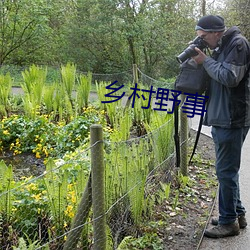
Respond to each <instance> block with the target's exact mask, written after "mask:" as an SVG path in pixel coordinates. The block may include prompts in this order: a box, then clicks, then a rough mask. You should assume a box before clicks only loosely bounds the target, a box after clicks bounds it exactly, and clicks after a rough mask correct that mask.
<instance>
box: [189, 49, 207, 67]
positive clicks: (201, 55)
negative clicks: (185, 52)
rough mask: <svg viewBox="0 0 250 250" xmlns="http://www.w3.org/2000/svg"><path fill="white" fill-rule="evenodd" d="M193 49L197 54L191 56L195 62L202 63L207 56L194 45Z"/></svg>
mask: <svg viewBox="0 0 250 250" xmlns="http://www.w3.org/2000/svg"><path fill="white" fill-rule="evenodd" d="M195 51H196V52H197V53H198V55H197V56H194V57H192V58H193V59H194V60H195V62H196V63H197V64H203V62H204V61H205V59H206V58H207V56H206V55H205V54H204V53H203V52H202V51H201V50H200V49H198V48H197V47H195Z"/></svg>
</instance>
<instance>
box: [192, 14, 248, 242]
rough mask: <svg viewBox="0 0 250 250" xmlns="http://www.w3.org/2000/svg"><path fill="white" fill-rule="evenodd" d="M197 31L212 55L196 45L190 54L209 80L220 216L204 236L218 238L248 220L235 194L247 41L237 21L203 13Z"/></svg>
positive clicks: (244, 115)
mask: <svg viewBox="0 0 250 250" xmlns="http://www.w3.org/2000/svg"><path fill="white" fill-rule="evenodd" d="M195 30H196V33H197V35H198V36H200V37H201V38H203V39H204V40H205V42H207V44H208V47H209V48H210V49H211V50H213V53H212V56H207V55H205V54H204V53H203V52H202V51H201V50H199V49H198V48H195V50H196V51H197V52H198V55H197V56H195V57H193V59H194V60H195V61H196V63H198V64H203V67H204V68H205V70H206V71H207V73H208V75H209V76H210V78H211V80H210V83H209V86H208V93H207V94H206V95H208V96H209V100H208V103H207V112H206V115H205V118H204V121H203V123H204V125H207V126H212V130H211V132H212V137H213V141H214V144H215V153H216V175H217V178H218V181H219V218H213V219H212V224H213V225H214V226H213V227H211V228H209V229H206V231H205V236H207V237H211V238H222V237H227V236H234V235H238V234H239V233H240V228H245V227H246V226H247V222H246V218H245V213H246V211H245V208H244V207H243V205H242V202H241V200H240V190H239V169H240V160H241V149H242V145H243V142H244V140H245V138H246V135H247V133H248V130H249V126H250V77H249V72H250V67H249V64H250V45H249V42H248V41H247V39H246V38H245V37H244V36H243V35H242V34H241V31H240V30H239V28H238V27H236V26H234V27H231V28H229V29H228V30H226V28H225V25H224V19H223V18H222V17H220V16H216V15H208V16H203V17H202V18H201V19H200V20H199V21H198V23H197V25H196V27H195Z"/></svg>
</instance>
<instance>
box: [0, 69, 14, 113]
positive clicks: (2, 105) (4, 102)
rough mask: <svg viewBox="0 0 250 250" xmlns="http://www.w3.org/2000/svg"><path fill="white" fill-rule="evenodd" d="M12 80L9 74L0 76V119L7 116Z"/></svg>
mask: <svg viewBox="0 0 250 250" xmlns="http://www.w3.org/2000/svg"><path fill="white" fill-rule="evenodd" d="M11 86H12V79H11V77H10V74H9V73H7V74H6V75H0V117H1V116H7V114H8V111H9V110H10V107H9V101H8V98H9V96H10V92H11Z"/></svg>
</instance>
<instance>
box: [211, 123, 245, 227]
mask: <svg viewBox="0 0 250 250" xmlns="http://www.w3.org/2000/svg"><path fill="white" fill-rule="evenodd" d="M248 130H249V127H244V128H234V129H225V128H221V127H212V136H213V140H214V143H215V154H216V175H217V178H218V181H219V214H220V215H219V223H220V224H231V223H233V222H234V221H235V220H236V218H237V217H238V216H239V215H241V214H245V212H246V211H245V208H244V207H243V205H242V203H241V200H240V189H239V169H240V161H241V149H242V145H243V142H244V140H245V138H246V135H247V132H248Z"/></svg>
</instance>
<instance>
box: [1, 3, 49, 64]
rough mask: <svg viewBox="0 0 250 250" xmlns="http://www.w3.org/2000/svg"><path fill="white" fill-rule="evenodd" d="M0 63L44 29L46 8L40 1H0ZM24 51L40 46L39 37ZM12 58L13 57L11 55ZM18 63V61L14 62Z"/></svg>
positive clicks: (30, 51) (31, 50) (29, 51)
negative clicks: (37, 40)
mask: <svg viewBox="0 0 250 250" xmlns="http://www.w3.org/2000/svg"><path fill="white" fill-rule="evenodd" d="M0 11H1V12H0V33H1V36H0V43H1V48H0V65H2V64H3V63H4V62H5V61H6V60H8V59H9V58H11V56H13V54H14V53H17V51H18V50H19V49H20V48H22V47H23V46H24V45H25V44H26V43H28V42H29V41H34V40H35V39H36V38H38V37H39V36H40V35H41V33H43V29H44V26H43V24H44V20H45V18H46V15H45V14H46V8H44V7H43V4H42V1H38V0H37V1H36V0H35V1H29V0H8V1H1V2H0ZM33 45H34V47H32V48H31V47H30V48H28V50H27V51H26V53H27V54H28V53H32V52H33V51H34V50H36V49H37V48H39V47H41V46H42V44H41V39H39V42H37V43H36V44H35V43H33ZM12 58H13V57H12ZM16 63H20V62H18V61H17V62H16Z"/></svg>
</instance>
